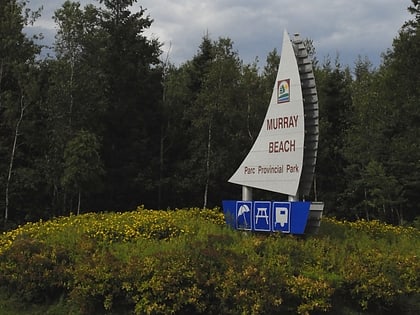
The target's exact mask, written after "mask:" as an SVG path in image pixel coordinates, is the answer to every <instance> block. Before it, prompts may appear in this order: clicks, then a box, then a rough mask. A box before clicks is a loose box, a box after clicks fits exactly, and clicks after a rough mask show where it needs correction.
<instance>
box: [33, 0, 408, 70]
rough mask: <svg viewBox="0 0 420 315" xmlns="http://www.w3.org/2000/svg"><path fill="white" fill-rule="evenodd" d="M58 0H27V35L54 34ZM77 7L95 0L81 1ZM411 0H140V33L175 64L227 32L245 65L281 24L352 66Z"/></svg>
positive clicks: (375, 57) (375, 56)
mask: <svg viewBox="0 0 420 315" xmlns="http://www.w3.org/2000/svg"><path fill="white" fill-rule="evenodd" d="M63 2H64V0H44V1H42V0H30V4H29V7H30V8H38V7H40V6H43V11H42V15H41V18H39V19H38V20H37V21H36V23H35V25H34V26H33V27H32V29H31V30H29V31H28V33H37V32H41V33H43V34H44V37H45V39H44V43H46V44H51V43H52V42H53V40H54V34H55V31H56V26H55V24H54V21H53V19H52V16H53V14H54V11H55V10H56V9H58V8H59V7H60V6H61V4H62V3H63ZM79 2H80V3H81V4H82V6H83V5H85V4H86V3H94V4H95V5H98V2H97V1H95V0H91V1H89V0H81V1H79ZM411 4H412V2H411V1H410V0H352V1H348V0H299V1H296V0H277V1H267V0H199V1H198V0H139V1H138V2H137V3H136V4H135V6H134V8H133V10H138V8H139V6H140V5H141V6H142V7H143V8H144V9H146V14H147V15H150V17H151V18H152V19H153V20H154V22H153V24H152V26H151V28H150V29H149V30H147V31H146V32H145V34H146V35H147V36H150V37H153V38H158V39H159V41H160V42H161V43H162V44H163V46H162V50H163V54H162V59H166V58H167V57H168V58H169V60H170V61H171V62H172V63H174V64H175V65H181V64H182V63H184V62H186V61H188V60H191V59H192V58H193V56H194V55H195V54H196V53H197V51H198V49H199V45H200V43H201V41H202V38H203V36H205V35H206V34H209V36H210V38H211V39H213V40H217V39H218V38H219V37H229V38H230V39H231V40H232V41H233V42H234V49H235V50H236V51H237V52H238V54H239V56H240V58H241V59H242V60H243V61H244V63H252V62H253V61H255V60H256V59H257V60H259V63H258V65H260V66H264V64H265V60H266V57H267V55H268V53H269V52H271V51H272V50H273V49H274V48H276V49H277V51H280V49H281V42H282V36H283V30H284V29H286V30H287V31H288V32H289V34H290V35H293V34H294V33H299V34H300V35H301V37H302V38H304V39H305V38H308V39H311V40H312V41H313V44H314V47H315V50H316V57H317V59H318V60H319V61H320V62H321V63H322V62H323V61H325V60H326V58H330V59H332V60H335V59H336V58H337V57H338V59H339V61H340V63H341V64H342V65H349V66H350V67H352V66H353V65H354V63H355V61H356V60H357V58H358V57H359V56H360V57H362V58H365V57H367V58H368V59H369V60H370V61H371V62H372V63H373V65H374V66H375V67H376V66H378V65H379V64H380V62H381V54H382V53H384V52H386V51H387V49H389V48H392V41H393V39H394V38H395V37H397V36H398V32H399V30H400V28H401V26H402V25H403V24H404V22H406V21H408V20H409V19H411V18H412V17H411V16H410V14H409V13H408V11H407V8H408V6H410V5H411Z"/></svg>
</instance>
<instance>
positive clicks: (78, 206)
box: [77, 188, 81, 215]
mask: <svg viewBox="0 0 420 315" xmlns="http://www.w3.org/2000/svg"><path fill="white" fill-rule="evenodd" d="M80 195H81V192H80V188H79V195H78V199H77V215H79V214H80V199H81V197H80Z"/></svg>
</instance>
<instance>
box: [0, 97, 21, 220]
mask: <svg viewBox="0 0 420 315" xmlns="http://www.w3.org/2000/svg"><path fill="white" fill-rule="evenodd" d="M23 100H24V96H23V95H22V96H21V98H20V116H19V119H18V121H17V122H16V126H15V134H14V137H13V146H12V154H11V155H10V163H9V171H8V173H7V181H6V193H5V210H4V223H7V220H8V219H9V188H10V182H11V179H12V172H13V163H14V161H15V155H16V147H17V138H18V136H19V127H20V124H21V122H22V120H23V114H24V113H25V106H24V104H23Z"/></svg>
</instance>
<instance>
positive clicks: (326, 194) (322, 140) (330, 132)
mask: <svg viewBox="0 0 420 315" xmlns="http://www.w3.org/2000/svg"><path fill="white" fill-rule="evenodd" d="M315 77H316V83H317V88H318V98H319V112H320V120H319V134H320V135H319V150H318V157H317V167H316V171H317V176H316V186H317V191H318V196H319V199H320V200H322V201H324V202H325V205H326V206H325V208H326V209H328V210H327V211H331V212H332V213H334V214H337V211H340V210H341V211H342V209H340V208H341V207H340V204H341V203H342V201H341V196H340V194H341V193H342V192H343V191H344V189H345V187H346V178H345V174H344V169H345V168H346V166H347V160H346V158H345V155H344V147H345V138H346V134H347V132H348V129H349V127H350V117H351V104H352V100H351V90H350V86H351V75H350V70H349V69H348V68H345V69H342V67H341V65H340V63H339V61H338V59H337V60H336V62H335V65H334V66H332V65H331V61H330V60H327V61H326V63H324V65H323V66H322V68H316V69H315Z"/></svg>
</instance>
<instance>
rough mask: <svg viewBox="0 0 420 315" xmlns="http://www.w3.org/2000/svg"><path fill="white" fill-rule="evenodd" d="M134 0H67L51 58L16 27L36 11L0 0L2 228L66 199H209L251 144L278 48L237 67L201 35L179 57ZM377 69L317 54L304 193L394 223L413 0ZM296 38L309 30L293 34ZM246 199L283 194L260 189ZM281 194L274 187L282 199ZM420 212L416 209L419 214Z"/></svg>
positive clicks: (417, 133) (408, 127) (419, 81)
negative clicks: (179, 59) (314, 136)
mask: <svg viewBox="0 0 420 315" xmlns="http://www.w3.org/2000/svg"><path fill="white" fill-rule="evenodd" d="M133 3H136V1H135V0H134V1H133V0H120V1H111V0H101V1H99V4H100V6H95V5H92V4H90V5H87V6H85V7H83V8H82V7H81V6H80V4H78V3H77V2H70V1H66V2H65V3H64V4H63V5H62V7H61V8H60V9H59V10H57V11H56V12H55V15H54V21H55V23H56V26H57V30H58V32H57V36H56V40H55V43H54V47H53V50H54V53H55V55H54V57H43V56H42V55H41V54H40V52H41V47H40V46H39V45H37V44H35V42H36V41H35V40H36V38H29V37H28V36H27V35H26V34H25V32H24V29H25V27H26V26H28V25H29V24H31V23H32V22H33V21H34V20H35V19H36V18H37V17H39V16H40V14H41V13H42V12H33V11H32V12H31V11H29V10H28V9H27V6H26V5H27V2H26V1H16V0H8V1H2V2H1V3H0V209H1V210H2V221H3V226H2V228H5V229H9V228H12V227H14V226H16V225H17V224H21V223H23V222H26V221H34V220H38V219H48V218H51V217H54V216H59V215H67V214H69V213H70V212H77V213H79V212H86V211H107V210H114V211H115V210H118V211H124V210H129V209H135V208H136V207H137V206H138V205H141V204H143V205H145V206H146V207H148V208H156V209H166V208H176V207H190V206H200V207H203V208H206V207H214V206H219V205H220V204H221V200H222V199H235V198H239V197H240V189H241V188H240V187H238V186H235V185H232V184H229V183H227V180H228V178H229V177H230V176H231V175H232V173H233V172H234V170H235V169H236V168H237V166H238V165H239V164H240V162H241V161H242V159H243V158H244V156H245V155H246V153H247V152H248V151H249V149H250V147H251V146H252V144H253V142H254V140H255V138H256V136H257V134H258V132H259V130H260V127H261V124H262V121H263V118H264V115H265V112H266V108H267V105H268V102H269V99H270V96H271V92H272V88H273V82H274V80H275V75H276V71H277V66H278V62H279V59H280V56H279V54H278V52H277V50H276V49H274V50H273V51H272V52H271V53H269V54H268V56H267V59H266V64H265V66H264V67H263V68H262V69H260V68H259V67H258V65H257V62H255V63H251V64H245V63H244V62H243V61H242V59H241V58H240V55H239V52H238V51H236V50H235V48H234V42H233V40H232V39H230V38H218V39H217V40H214V39H211V38H210V37H209V36H204V37H203V38H202V42H201V44H200V46H199V47H198V48H197V52H196V54H195V55H194V56H193V57H192V59H191V60H188V61H186V62H185V63H183V64H181V65H179V66H175V65H174V64H171V62H170V55H169V56H163V55H162V52H161V49H160V47H161V43H160V42H159V40H158V39H156V38H148V37H146V36H145V35H144V31H145V30H146V29H148V28H149V27H150V25H151V24H152V22H153V20H152V17H149V16H148V15H146V12H145V10H144V9H139V11H137V12H132V11H130V10H129V8H131V5H132V4H133ZM408 10H409V12H410V13H411V14H412V17H413V18H412V19H411V20H409V21H407V22H406V23H405V24H404V25H402V26H401V29H400V30H396V36H395V39H394V41H393V44H392V47H391V48H389V49H388V50H387V51H386V52H383V57H382V62H381V64H380V65H379V66H378V67H377V68H374V67H373V66H372V64H371V62H370V61H369V60H368V59H367V58H363V57H360V58H359V59H358V60H355V62H354V67H351V68H350V67H349V66H343V65H342V64H341V63H340V60H339V57H337V58H335V59H333V60H332V59H331V58H329V57H326V58H324V60H323V61H322V62H320V61H319V60H318V58H317V55H316V47H315V46H314V43H313V42H312V41H311V40H310V39H308V40H306V43H307V44H308V47H309V48H310V53H311V55H312V57H313V63H314V69H315V78H316V82H317V89H318V96H319V106H320V144H319V152H318V161H317V170H316V178H315V180H314V184H313V190H312V192H311V196H309V199H312V200H320V201H324V202H325V212H326V214H328V215H331V216H336V217H339V218H345V219H350V220H351V219H356V218H365V219H367V220H371V219H379V220H382V221H386V222H388V223H394V224H404V223H407V222H412V221H414V220H415V219H416V217H417V218H418V216H419V213H420V212H419V208H420V194H419V193H418V192H419V191H420V124H419V120H420V76H419V73H420V61H419V58H418V56H420V30H419V24H420V1H419V0H412V5H411V6H410V7H409V8H408ZM303 35H304V34H303ZM255 198H257V199H279V196H278V195H277V196H275V195H274V194H271V193H267V192H262V191H257V192H255ZM280 199H281V197H280ZM417 220H418V219H417Z"/></svg>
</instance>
